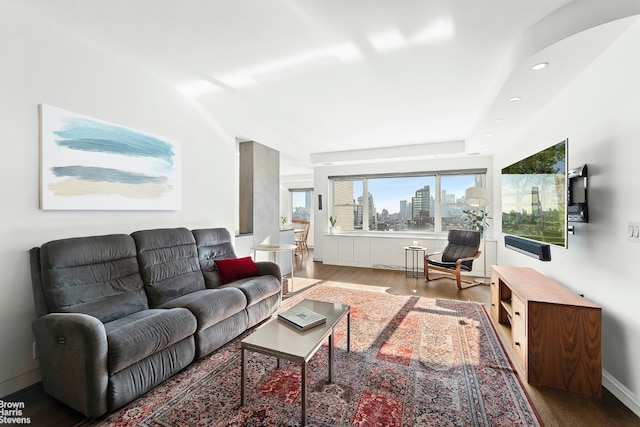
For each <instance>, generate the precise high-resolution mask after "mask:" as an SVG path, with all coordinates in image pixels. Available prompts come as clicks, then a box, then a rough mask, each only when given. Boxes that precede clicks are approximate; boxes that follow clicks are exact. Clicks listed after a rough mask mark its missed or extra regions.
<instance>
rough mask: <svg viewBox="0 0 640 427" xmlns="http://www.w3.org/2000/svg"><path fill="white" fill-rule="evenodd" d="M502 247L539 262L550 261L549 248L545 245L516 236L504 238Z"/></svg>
mask: <svg viewBox="0 0 640 427" xmlns="http://www.w3.org/2000/svg"><path fill="white" fill-rule="evenodd" d="M504 245H505V246H506V247H507V248H509V249H513V250H514V251H517V252H520V253H522V254H525V255H528V256H530V257H533V258H538V259H539V260H540V261H551V246H549V245H548V244H546V243H540V242H536V241H534V240H527V239H523V238H521V237H516V236H504Z"/></svg>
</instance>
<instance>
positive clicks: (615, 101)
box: [494, 22, 640, 412]
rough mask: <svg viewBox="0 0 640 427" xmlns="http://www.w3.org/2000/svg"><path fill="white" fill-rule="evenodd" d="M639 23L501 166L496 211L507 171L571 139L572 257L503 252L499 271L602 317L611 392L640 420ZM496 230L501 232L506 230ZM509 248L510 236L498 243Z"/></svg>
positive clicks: (499, 159) (500, 159)
mask: <svg viewBox="0 0 640 427" xmlns="http://www.w3.org/2000/svg"><path fill="white" fill-rule="evenodd" d="M638 52H640V23H638V22H636V23H635V24H634V26H632V27H631V29H630V30H629V31H627V32H626V33H625V34H623V35H622V36H621V37H620V38H619V39H618V40H617V41H616V42H615V43H614V44H613V45H612V46H611V47H610V48H609V49H608V50H607V51H606V52H605V53H604V54H602V55H601V56H600V57H599V58H598V59H597V60H596V61H595V62H594V63H593V64H592V65H591V66H589V67H588V68H587V69H586V70H584V71H583V72H582V73H581V74H580V75H579V76H578V77H577V78H576V79H575V80H574V81H573V82H572V83H571V84H570V85H569V86H567V87H566V88H565V89H564V90H563V91H562V92H561V93H560V94H559V96H557V97H556V99H555V100H554V101H552V102H551V103H550V104H549V105H548V106H547V107H546V108H545V109H544V110H543V111H542V113H540V114H539V115H538V116H537V117H535V118H533V120H532V121H531V122H530V125H529V126H528V127H527V128H526V129H523V130H522V133H521V136H520V137H519V138H517V139H516V140H514V141H512V142H510V143H509V144H508V146H505V149H504V150H502V152H501V154H499V155H497V156H495V157H494V176H495V177H496V179H495V187H494V205H495V206H500V175H499V174H500V169H501V168H502V167H504V166H507V165H509V164H511V163H513V162H514V161H516V160H519V159H520V158H523V157H526V156H528V155H530V154H533V153H534V152H535V151H537V150H539V149H542V148H545V147H547V146H550V145H552V144H555V143H557V142H559V141H561V140H562V139H564V138H565V137H568V138H569V163H568V166H569V168H573V167H576V166H579V165H581V164H585V163H586V164H588V168H589V175H590V176H589V186H590V188H589V212H590V222H589V223H588V224H577V225H576V234H575V235H569V242H568V243H569V244H568V249H561V248H556V247H553V248H552V254H551V256H552V261H551V262H548V263H543V262H540V261H536V260H534V259H532V258H529V257H527V256H524V255H521V254H519V253H517V252H514V251H510V250H508V249H505V248H504V243H503V242H502V243H501V242H500V241H499V244H498V262H499V264H503V265H516V266H528V267H533V268H535V269H537V270H538V271H540V272H542V273H544V274H546V275H547V276H549V277H551V278H553V279H555V280H556V281H558V282H560V283H562V284H564V285H565V286H567V287H569V288H571V289H573V290H574V291H576V292H578V293H582V294H584V295H585V297H586V298H588V299H589V300H591V301H593V302H595V303H596V304H599V305H600V306H601V307H602V354H603V369H604V371H605V372H604V375H605V376H604V379H603V382H604V385H605V387H607V388H608V389H609V390H611V391H612V392H614V394H616V395H617V396H618V398H620V399H621V400H623V401H624V402H625V403H627V405H628V406H630V407H631V408H632V409H634V411H636V412H638V411H639V410H640V405H639V402H640V401H639V400H638V396H640V364H638V363H637V355H638V354H640V316H638V301H640V270H639V269H638V262H639V260H640V244H638V243H633V242H630V241H629V240H627V237H626V232H627V222H629V221H640V198H639V197H638V191H637V189H636V186H637V185H638V183H640V167H639V166H640V143H639V141H640V119H639V117H640V80H639V79H638V76H640V55H639V54H638ZM495 222H496V227H495V229H496V230H500V231H501V226H500V224H499V221H495ZM496 237H498V238H499V239H502V233H500V234H499V235H497V236H496Z"/></svg>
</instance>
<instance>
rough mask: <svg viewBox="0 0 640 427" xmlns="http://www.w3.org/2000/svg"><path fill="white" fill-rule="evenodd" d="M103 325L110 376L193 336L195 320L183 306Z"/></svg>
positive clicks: (143, 312) (133, 316) (133, 315)
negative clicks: (105, 333)
mask: <svg viewBox="0 0 640 427" xmlns="http://www.w3.org/2000/svg"><path fill="white" fill-rule="evenodd" d="M104 327H105V330H106V332H107V342H108V343H109V355H108V370H109V374H110V375H111V374H114V373H116V372H119V371H121V370H122V369H124V368H126V367H128V366H131V365H133V364H134V363H136V362H139V361H141V360H142V359H145V358H146V357H149V356H150V355H152V354H154V353H157V352H158V351H161V350H163V349H165V348H167V347H169V346H171V345H173V344H175V343H177V342H179V341H182V340H183V339H184V338H186V337H188V336H190V335H193V333H194V332H195V330H196V319H195V317H193V315H192V314H191V313H190V312H189V310H186V309H184V308H174V309H172V310H160V309H158V310H144V311H140V312H138V313H134V314H132V315H130V316H127V317H125V318H122V319H118V320H114V321H113V322H109V323H107V324H105V325H104Z"/></svg>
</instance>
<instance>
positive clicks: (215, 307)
mask: <svg viewBox="0 0 640 427" xmlns="http://www.w3.org/2000/svg"><path fill="white" fill-rule="evenodd" d="M174 307H184V308H186V309H188V310H189V311H190V312H191V313H193V315H194V316H195V317H196V320H197V321H198V329H197V330H198V332H200V331H203V330H205V329H207V328H209V327H211V326H212V325H214V324H216V323H218V322H220V321H222V320H224V319H226V318H228V317H231V316H233V315H234V314H236V313H238V312H240V311H242V310H244V309H245V308H246V307H247V298H246V297H245V295H244V293H243V292H242V291H240V290H239V289H235V288H228V289H220V288H218V289H205V290H202V291H196V292H192V293H190V294H187V295H183V296H181V297H179V298H175V299H172V300H171V301H169V302H167V303H165V304H163V305H162V306H161V308H174Z"/></svg>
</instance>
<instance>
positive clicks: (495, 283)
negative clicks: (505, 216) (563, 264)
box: [490, 266, 602, 396]
mask: <svg viewBox="0 0 640 427" xmlns="http://www.w3.org/2000/svg"><path fill="white" fill-rule="evenodd" d="M490 311H491V318H492V319H493V321H495V322H497V323H498V324H500V325H503V326H505V328H503V329H504V330H506V335H507V336H510V342H509V343H508V344H507V346H508V347H511V348H512V349H513V353H514V354H515V356H516V357H515V359H516V360H515V362H516V363H515V365H516V367H517V368H518V369H519V370H521V372H522V373H523V374H524V377H525V378H526V380H527V381H528V382H529V383H530V384H533V385H542V386H548V387H553V388H557V389H561V390H568V391H573V392H577V393H583V394H588V395H592V396H600V395H601V393H602V355H601V317H602V313H601V309H600V307H598V306H597V305H595V304H593V303H592V302H590V301H588V300H586V299H584V298H583V297H581V296H580V295H578V294H576V293H574V292H573V291H571V290H569V289H567V288H565V287H564V286H562V285H560V284H559V283H557V282H555V281H553V280H551V279H549V278H548V277H546V276H544V275H542V274H540V273H539V272H537V271H536V270H533V269H531V268H522V267H506V266H493V267H492V270H491V310H490ZM499 335H500V334H499Z"/></svg>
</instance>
